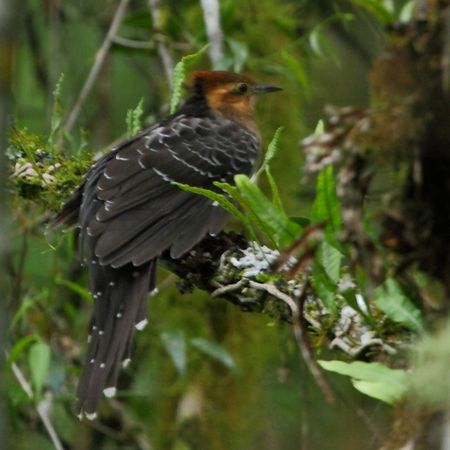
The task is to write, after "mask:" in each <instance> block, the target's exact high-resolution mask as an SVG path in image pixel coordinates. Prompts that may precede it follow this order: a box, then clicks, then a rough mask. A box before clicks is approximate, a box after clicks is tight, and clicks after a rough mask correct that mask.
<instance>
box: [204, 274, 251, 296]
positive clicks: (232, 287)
mask: <svg viewBox="0 0 450 450" xmlns="http://www.w3.org/2000/svg"><path fill="white" fill-rule="evenodd" d="M245 286H248V280H247V279H245V278H242V279H241V280H239V281H238V282H237V283H233V284H227V285H226V286H220V287H219V288H217V289H216V290H215V291H213V292H211V295H212V296H213V297H220V296H222V295H224V294H228V293H229V292H234V291H238V290H241V289H242V288H243V287H245Z"/></svg>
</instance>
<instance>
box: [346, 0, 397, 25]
mask: <svg viewBox="0 0 450 450" xmlns="http://www.w3.org/2000/svg"><path fill="white" fill-rule="evenodd" d="M352 3H354V4H355V5H358V6H360V7H361V8H364V9H366V10H367V11H369V12H370V13H371V14H373V15H374V16H375V17H376V18H377V19H378V20H379V21H380V22H381V23H382V24H383V25H387V24H390V23H392V22H393V21H394V20H395V16H394V14H393V11H392V10H391V8H389V7H388V6H389V5H388V4H386V3H385V2H383V1H380V0H352Z"/></svg>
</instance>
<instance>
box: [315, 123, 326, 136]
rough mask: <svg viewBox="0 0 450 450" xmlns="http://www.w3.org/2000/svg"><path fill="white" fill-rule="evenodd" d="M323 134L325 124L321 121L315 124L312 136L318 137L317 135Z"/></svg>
mask: <svg viewBox="0 0 450 450" xmlns="http://www.w3.org/2000/svg"><path fill="white" fill-rule="evenodd" d="M324 132H325V124H324V122H323V120H322V119H320V120H319V121H318V122H317V125H316V128H315V129H314V135H315V136H318V135H319V134H323V133H324Z"/></svg>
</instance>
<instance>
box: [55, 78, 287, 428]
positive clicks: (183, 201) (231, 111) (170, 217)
mask: <svg viewBox="0 0 450 450" xmlns="http://www.w3.org/2000/svg"><path fill="white" fill-rule="evenodd" d="M190 89H191V92H190V97H189V98H188V99H187V100H186V101H185V103H184V104H183V105H182V106H181V107H180V109H179V110H178V111H177V112H175V114H173V115H171V116H169V117H168V118H166V119H164V120H162V121H161V122H158V123H156V124H155V125H153V126H151V127H149V128H147V129H145V130H143V131H141V132H140V133H139V134H137V135H136V136H134V137H133V138H131V139H129V140H127V141H125V142H123V143H122V144H120V145H118V146H117V147H115V148H114V149H112V151H111V152H110V153H108V154H106V155H105V156H103V157H102V158H101V159H100V160H98V161H97V162H96V163H95V164H94V165H93V166H92V168H91V169H90V170H89V172H88V173H87V174H86V176H85V177H84V180H83V182H82V183H81V185H80V186H79V187H78V188H77V190H76V191H75V193H74V194H73V195H72V197H71V198H70V199H69V200H68V201H67V202H66V204H65V205H64V206H63V208H62V210H61V211H60V212H59V214H58V215H57V216H56V218H55V224H62V225H65V226H71V225H75V224H77V225H78V227H79V228H80V230H79V253H80V257H81V258H82V261H83V263H84V265H86V266H87V267H88V270H89V276H90V281H89V288H90V292H91V293H92V296H93V298H94V312H93V314H92V318H91V321H90V325H89V338H88V342H89V348H88V351H87V356H86V360H85V364H84V369H83V373H82V376H81V380H80V383H79V387H78V392H77V397H78V405H77V409H78V414H79V416H80V417H86V418H88V419H94V418H95V417H96V410H97V406H98V404H99V401H100V398H101V394H102V392H103V393H104V395H106V396H107V397H111V396H113V395H114V394H115V393H116V383H117V378H118V374H119V370H120V367H123V366H126V365H127V364H128V363H129V362H130V352H131V345H132V339H133V333H134V330H135V329H137V330H142V329H143V328H144V327H145V325H146V323H147V305H146V300H147V297H148V293H149V292H150V291H152V290H153V289H154V288H155V269H156V260H157V258H158V256H160V255H161V253H162V252H164V251H166V250H167V251H169V252H170V256H171V257H172V258H179V257H180V256H182V255H183V254H185V253H186V252H188V251H189V250H190V249H191V248H192V247H193V246H194V245H195V244H197V243H198V242H199V241H200V240H201V239H202V238H203V237H204V236H205V235H207V234H208V233H210V234H214V233H217V232H218V231H220V230H221V229H222V228H223V226H224V225H225V221H226V219H227V213H226V212H225V211H224V210H223V209H221V208H220V207H219V206H217V205H216V204H214V203H213V202H212V201H211V200H209V199H207V198H205V197H201V196H198V195H195V194H192V193H189V192H186V191H183V190H181V189H180V188H179V187H178V186H177V185H176V184H174V182H179V183H186V184H189V185H191V186H199V187H203V188H208V189H216V188H215V187H214V185H213V183H214V182H215V181H226V182H232V181H233V176H234V175H236V174H238V173H244V174H249V173H251V172H252V170H253V168H254V166H255V162H256V160H257V157H258V153H259V149H260V140H259V133H258V129H257V126H256V123H255V119H254V116H253V110H254V103H255V96H256V95H257V94H260V93H265V92H274V91H278V90H280V88H279V87H277V86H268V85H258V84H255V83H254V82H253V81H252V80H251V79H250V78H248V77H246V76H243V75H239V74H235V73H231V72H224V71H199V72H194V74H193V77H192V85H191V88H190Z"/></svg>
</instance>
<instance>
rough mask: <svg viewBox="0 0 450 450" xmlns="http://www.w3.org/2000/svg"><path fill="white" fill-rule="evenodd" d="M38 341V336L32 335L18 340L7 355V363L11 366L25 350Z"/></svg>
mask: <svg viewBox="0 0 450 450" xmlns="http://www.w3.org/2000/svg"><path fill="white" fill-rule="evenodd" d="M38 340H39V336H38V335H36V334H32V335H29V336H24V337H22V338H20V339H19V340H18V341H17V342H16V343H15V344H14V345H13V347H12V349H11V351H10V352H9V355H8V363H9V364H12V363H13V362H14V361H15V360H16V359H17V358H18V357H19V356H20V355H22V354H23V353H24V352H25V350H26V349H27V348H28V347H29V346H30V345H31V344H32V343H33V342H36V341H38Z"/></svg>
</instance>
